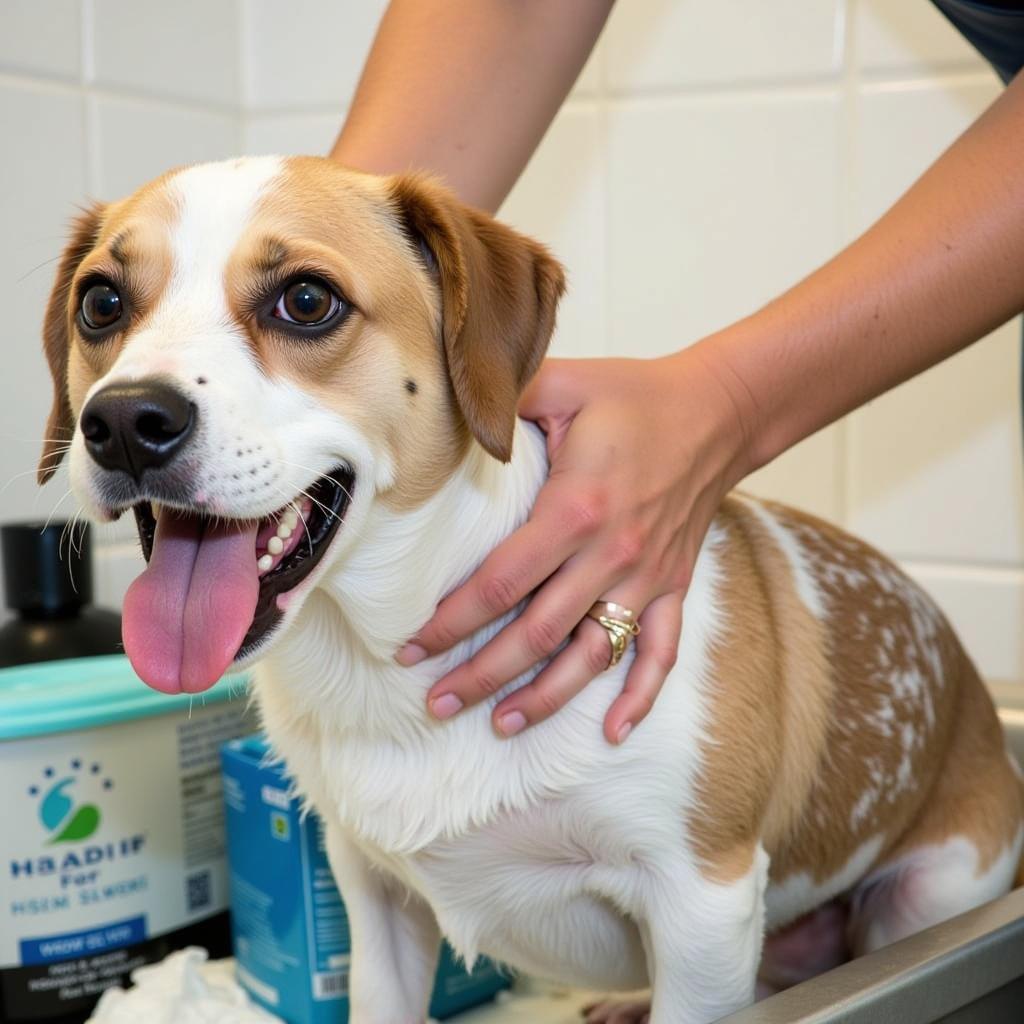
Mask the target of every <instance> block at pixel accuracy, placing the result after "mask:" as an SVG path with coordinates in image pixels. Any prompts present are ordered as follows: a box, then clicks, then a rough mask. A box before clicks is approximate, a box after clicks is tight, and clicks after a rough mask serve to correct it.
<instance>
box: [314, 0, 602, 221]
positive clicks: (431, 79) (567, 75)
mask: <svg viewBox="0 0 1024 1024" xmlns="http://www.w3.org/2000/svg"><path fill="white" fill-rule="evenodd" d="M611 6H612V0H558V3H548V2H546V0H519V2H515V3H513V2H510V0H392V3H391V5H390V7H389V8H388V10H387V12H386V13H385V15H384V18H383V20H382V21H381V25H380V29H379V30H378V33H377V38H376V39H375V41H374V44H373V48H372V50H371V52H370V55H369V57H368V59H367V62H366V67H365V68H364V70H363V76H362V79H361V81H360V83H359V88H358V89H357V91H356V96H355V99H354V100H353V103H352V107H351V110H350V111H349V115H348V118H347V119H346V121H345V125H344V127H343V128H342V131H341V134H340V136H339V137H338V141H337V142H336V143H335V145H334V149H333V150H332V153H331V156H332V157H334V158H335V159H336V160H339V161H341V162H342V163H345V164H348V165H350V166H352V167H358V168H361V169H363V170H367V171H373V172H376V173H390V172H394V171H404V170H409V169H422V170H429V171H433V172H434V173H436V174H439V175H441V176H442V177H443V178H444V179H445V181H446V182H447V183H448V185H449V186H450V187H451V188H453V189H454V190H455V191H456V192H457V193H458V194H459V195H460V196H461V197H462V198H463V199H464V200H465V201H466V202H469V203H472V204H473V205H475V206H479V207H481V208H483V209H487V210H491V211H493V210H496V209H497V208H498V206H500V205H501V202H502V200H503V199H504V198H505V196H506V195H507V194H508V192H509V190H510V189H511V188H512V186H513V185H514V184H515V181H516V179H517V178H518V177H519V175H520V173H521V172H522V170H523V168H524V167H525V166H526V164H527V162H528V161H529V159H530V157H531V156H532V154H533V151H534V149H535V148H536V147H537V144H538V143H539V142H540V140H541V138H542V137H543V135H544V132H545V131H546V130H547V128H548V125H549V124H550V123H551V121H552V119H553V118H554V116H555V114H556V113H557V111H558V108H559V107H560V106H561V104H562V101H563V100H564V99H565V97H566V95H567V94H568V92H569V90H570V89H571V88H572V84H573V82H574V81H575V80H576V77H577V75H578V74H579V72H580V69H581V68H582V67H583V65H584V63H585V62H586V59H587V56H588V55H589V53H590V51H591V49H592V48H593V45H594V43H595V41H596V40H597V37H598V35H599V34H600V32H601V28H602V27H603V25H604V22H605V19H606V18H607V16H608V12H609V11H610V9H611Z"/></svg>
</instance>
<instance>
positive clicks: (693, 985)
mask: <svg viewBox="0 0 1024 1024" xmlns="http://www.w3.org/2000/svg"><path fill="white" fill-rule="evenodd" d="M767 877H768V856H767V854H766V853H765V852H764V851H763V850H762V849H761V848H760V847H757V849H756V850H754V851H753V857H752V860H751V862H750V867H749V869H748V870H747V871H745V872H744V873H743V874H742V875H740V876H739V877H738V878H736V879H735V880H732V881H729V882H719V881H711V880H709V879H707V878H705V877H704V876H703V875H702V874H701V872H700V870H699V869H696V868H695V867H694V865H693V863H692V861H691V862H689V863H677V864H676V865H672V864H671V863H669V864H661V865H658V868H657V870H656V871H652V872H650V873H649V874H648V876H647V879H646V880H645V882H644V884H643V886H642V891H641V897H640V902H641V908H642V909H641V910H640V916H641V920H640V931H641V934H642V936H643V939H644V945H645V947H646V952H647V959H648V971H649V974H650V977H651V982H652V987H653V992H652V1000H651V1024H683V1022H685V1024H705V1022H708V1021H715V1020H718V1019H719V1018H720V1017H724V1016H725V1015H726V1014H729V1013H732V1012H734V1011H736V1010H738V1009H741V1008H742V1007H744V1006H748V1005H749V1004H750V1003H752V1002H753V1001H754V986H755V983H756V978H757V968H758V963H759V962H760V959H761V946H762V944H763V940H764V892H765V886H766V884H767Z"/></svg>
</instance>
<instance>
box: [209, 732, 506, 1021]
mask: <svg viewBox="0 0 1024 1024" xmlns="http://www.w3.org/2000/svg"><path fill="white" fill-rule="evenodd" d="M222 759H223V766H224V800H225V805H226V809H227V813H226V825H227V847H228V871H229V883H230V903H231V921H232V933H233V938H234V950H235V958H236V960H237V963H238V980H239V981H240V982H241V984H242V985H243V986H244V987H245V988H246V989H247V990H248V992H249V993H250V995H251V996H252V997H253V999H254V1000H256V1001H257V1002H258V1003H260V1005H262V1006H264V1007H265V1008H266V1009H268V1010H269V1011H270V1012H271V1013H274V1014H276V1015H277V1016H278V1017H281V1018H282V1019H283V1020H284V1021H286V1022H287V1024H345V1022H346V1021H347V1020H348V974H349V960H350V944H349V931H348V918H347V916H346V914H345V907H344V903H343V902H342V898H341V896H340V894H339V893H338V890H337V887H336V886H335V884H334V878H333V876H332V875H331V869H330V866H329V865H328V863H327V854H326V850H325V849H324V838H323V828H322V825H321V823H320V820H319V819H318V818H317V816H316V815H315V814H309V815H306V816H303V815H302V814H301V811H300V808H299V806H298V803H297V801H296V800H295V799H294V798H293V797H292V796H291V794H290V792H289V788H288V781H287V779H286V778H285V776H284V773H283V770H282V769H281V767H280V766H278V765H273V764H268V763H267V745H266V742H265V740H264V739H263V738H262V737H261V736H259V735H256V736H250V737H248V738H246V739H241V740H234V741H232V742H230V743H228V744H226V745H225V746H224V748H223V751H222ZM508 984H509V981H508V978H507V977H505V976H504V975H502V974H501V973H500V972H499V971H498V969H497V967H495V965H494V964H492V963H491V962H490V961H487V960H482V961H479V962H478V963H477V965H476V968H475V970H474V971H473V973H472V974H469V973H467V972H466V971H465V969H464V968H462V967H461V966H459V965H458V964H457V963H456V961H455V957H454V955H453V954H452V951H451V949H450V948H449V947H448V946H447V944H444V945H443V946H442V950H441V960H440V964H439V966H438V972H437V978H436V980H435V983H434V994H433V997H432V999H431V1003H430V1015H431V1016H432V1017H436V1018H439V1019H443V1018H445V1017H449V1016H451V1015H452V1014H454V1013H458V1012H459V1011H460V1010H464V1009H467V1008H469V1007H470V1006H476V1005H477V1004H479V1003H483V1002H487V1001H488V1000H490V999H493V998H494V996H495V995H496V994H497V993H498V992H499V991H500V990H501V989H503V988H507V987H508Z"/></svg>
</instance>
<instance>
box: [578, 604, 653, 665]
mask: <svg viewBox="0 0 1024 1024" xmlns="http://www.w3.org/2000/svg"><path fill="white" fill-rule="evenodd" d="M587 618H588V619H593V620H594V621H595V622H599V623H600V624H601V625H602V626H604V629H605V632H606V633H607V634H608V643H609V644H611V648H612V653H611V657H610V658H609V659H608V667H609V668H612V667H613V666H615V665H618V663H619V662H620V661H622V656H623V655H624V654H625V653H626V649H627V648H628V647H629V641H630V640H632V639H633V637H635V636H637V635H638V634H639V632H640V624H639V623H638V622H637V621H636V616H635V615H634V614H633V613H632V611H630V609H628V608H625V607H623V606H622V605H621V604H616V603H615V602H614V601H595V602H594V604H593V605H592V606H591V608H590V611H588V612H587Z"/></svg>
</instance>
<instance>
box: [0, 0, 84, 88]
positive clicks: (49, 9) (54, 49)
mask: <svg viewBox="0 0 1024 1024" xmlns="http://www.w3.org/2000/svg"><path fill="white" fill-rule="evenodd" d="M0 17H2V19H3V23H2V24H3V27H2V30H0V67H3V68H4V69H9V70H15V71H25V72H28V73H30V74H39V75H55V76H57V77H59V78H72V79H77V78H78V75H79V72H80V71H81V66H82V44H81V36H82V14H81V8H80V4H79V0H48V2H46V3H40V2H39V0H6V2H5V3H4V5H3V8H2V11H0Z"/></svg>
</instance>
